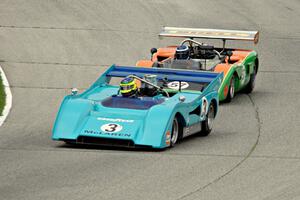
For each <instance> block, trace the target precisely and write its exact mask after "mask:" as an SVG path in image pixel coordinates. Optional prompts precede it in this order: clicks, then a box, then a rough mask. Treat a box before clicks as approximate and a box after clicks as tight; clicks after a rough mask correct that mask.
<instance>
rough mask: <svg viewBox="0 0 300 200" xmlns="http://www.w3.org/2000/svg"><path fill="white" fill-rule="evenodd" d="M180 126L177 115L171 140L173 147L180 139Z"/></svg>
mask: <svg viewBox="0 0 300 200" xmlns="http://www.w3.org/2000/svg"><path fill="white" fill-rule="evenodd" d="M179 128H180V127H179V123H178V120H177V117H175V118H174V120H173V124H172V132H171V141H170V146H171V147H173V146H175V144H176V142H177V141H178V137H179Z"/></svg>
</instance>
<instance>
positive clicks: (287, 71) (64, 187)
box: [0, 0, 300, 200]
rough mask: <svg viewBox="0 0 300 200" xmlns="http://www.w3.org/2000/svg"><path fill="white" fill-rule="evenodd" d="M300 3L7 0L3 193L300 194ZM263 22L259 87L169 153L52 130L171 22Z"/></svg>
mask: <svg viewBox="0 0 300 200" xmlns="http://www.w3.org/2000/svg"><path fill="white" fill-rule="evenodd" d="M299 18H300V2H299V1H298V0H285V1H278V0H266V1H261V0H253V1H249V0H248V1H246V0H244V1H241V0H240V1H234V0H229V1H221V0H216V1H211V0H207V1H200V0H199V1H196V0H195V1H189V0H188V1H181V0H168V1H167V0H156V1H138V0H130V1H117V0H107V1H97V0H81V1H72V0H64V1H39V0H16V1H10V0H6V1H5V0H1V1H0V60H1V61H0V64H1V65H2V67H3V70H4V71H5V72H6V75H7V77H8V79H9V81H10V84H11V89H12V93H13V107H12V110H11V113H10V115H9V117H8V118H7V121H6V122H5V123H4V124H3V126H2V127H1V128H0V160H1V161H0V199H1V200H6V199H14V200H15V199H22V200H24V199H30V200H34V199H165V200H168V199H170V200H177V199H182V200H192V199H205V200H207V199H218V200H226V199H228V200H233V199H236V200H241V199H246V200H248V199H253V200H254V199H255V200H256V199H257V200H261V199H264V200H277V199H278V200H296V199H300V189H299V188H300V148H299V144H300V135H299V133H300V120H299V119H300V114H299V113H300V112H299V111H300V103H299V102H300V101H299V99H300V87H299V82H300V68H299V62H300V59H299V51H300V21H299ZM164 25H167V26H183V27H204V28H226V29H246V30H260V32H261V35H260V36H261V37H260V42H259V44H258V45H257V46H254V45H252V44H249V43H245V42H237V43H236V42H230V43H229V45H231V46H233V47H245V48H254V49H256V50H257V51H258V52H259V58H260V68H259V74H258V77H257V84H256V88H255V90H254V92H253V93H252V94H250V95H246V94H240V95H238V96H236V98H235V99H234V100H233V102H232V103H230V104H223V105H222V106H221V109H220V113H219V115H218V118H217V119H216V121H215V127H214V131H213V133H212V134H211V135H210V136H209V137H207V138H197V137H192V138H189V139H186V140H184V141H183V142H181V143H180V144H178V145H177V146H176V147H175V148H173V149H167V150H165V151H161V152H155V151H154V152H153V151H146V152H145V151H132V150H123V149H90V148H69V147H67V146H65V145H63V144H62V143H59V142H53V141H51V139H50V137H51V128H52V125H53V122H54V119H55V115H56V112H57V110H58V107H59V105H60V102H61V100H62V98H63V96H64V95H66V94H67V93H69V91H70V88H72V87H78V88H80V89H84V88H87V87H88V86H89V85H90V84H91V83H92V82H93V81H94V80H95V79H96V78H97V77H98V75H99V74H101V72H102V71H103V70H104V69H105V68H106V67H107V66H108V65H110V64H112V63H117V64H124V65H134V64H135V61H136V60H138V59H139V58H147V57H148V56H149V49H150V48H151V47H158V46H162V45H164V44H171V43H173V44H176V42H178V40H174V39H167V40H163V41H161V40H159V39H158V38H157V33H158V32H159V30H160V28H161V26H164Z"/></svg>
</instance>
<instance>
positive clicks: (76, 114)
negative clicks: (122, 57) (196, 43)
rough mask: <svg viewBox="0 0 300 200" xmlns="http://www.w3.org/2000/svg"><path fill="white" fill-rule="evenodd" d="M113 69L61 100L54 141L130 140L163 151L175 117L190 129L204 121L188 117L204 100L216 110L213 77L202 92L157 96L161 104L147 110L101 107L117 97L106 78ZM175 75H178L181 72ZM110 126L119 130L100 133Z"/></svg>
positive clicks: (216, 84)
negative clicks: (85, 139) (181, 98)
mask: <svg viewBox="0 0 300 200" xmlns="http://www.w3.org/2000/svg"><path fill="white" fill-rule="evenodd" d="M114 68H115V66H111V67H110V68H109V69H108V70H107V71H106V72H104V73H103V74H102V75H101V76H100V77H99V79H98V80H97V81H96V82H95V83H94V84H93V85H92V86H91V87H90V88H89V89H87V90H86V91H85V92H83V93H82V94H78V95H68V96H66V97H65V98H64V100H63V102H62V104H61V106H60V109H59V112H58V114H57V117H56V120H55V124H54V127H53V131H52V139H53V140H74V141H76V140H77V139H78V137H80V136H84V137H96V138H107V139H118V140H130V141H133V143H134V144H135V145H146V146H151V147H153V148H165V147H167V146H168V145H167V144H166V140H167V138H166V132H167V131H171V128H172V123H173V119H174V117H175V116H176V115H177V114H180V115H181V116H182V117H183V119H184V125H185V126H189V125H192V124H194V123H199V122H201V121H203V120H205V116H204V117H203V118H201V117H199V116H198V115H193V114H190V112H191V111H193V110H195V109H196V108H197V107H198V106H199V105H201V104H202V99H203V98H206V99H207V101H208V102H209V103H210V102H212V101H214V103H215V104H216V110H217V108H218V90H219V86H220V84H221V81H222V78H223V74H216V75H215V78H213V79H212V81H211V82H210V83H209V84H208V86H207V87H206V88H205V89H204V90H203V91H202V92H200V91H194V92H190V91H188V92H185V91H184V90H183V91H181V92H178V93H176V94H175V95H173V96H172V97H169V98H167V97H165V96H162V95H161V94H160V95H157V96H155V97H153V98H156V99H159V100H163V102H162V103H159V104H157V105H153V106H151V107H150V108H149V109H129V108H115V107H108V106H104V105H103V103H102V102H103V101H104V100H105V99H107V98H110V97H112V96H113V95H116V94H118V87H117V86H112V85H109V84H108V80H109V79H110V78H111V77H109V76H108V74H109V73H111V71H113V70H115V69H114ZM133 68H134V67H133ZM120 69H123V68H120ZM139 70H140V69H139ZM159 72H160V71H159ZM176 72H177V71H176ZM130 73H131V72H130ZM178 73H179V74H180V71H179V72H178ZM195 73H196V72H195ZM197 73H204V72H197ZM195 75H196V74H195ZM177 76H179V75H177ZM177 76H176V77H177ZM179 96H184V97H185V101H184V102H181V101H180V100H179ZM141 100H143V98H141ZM197 116H198V117H197ZM109 124H117V125H118V127H119V128H121V130H118V131H116V132H107V131H106V129H105V130H103V127H106V126H108V125H109Z"/></svg>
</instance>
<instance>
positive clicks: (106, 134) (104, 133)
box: [83, 130, 131, 138]
mask: <svg viewBox="0 0 300 200" xmlns="http://www.w3.org/2000/svg"><path fill="white" fill-rule="evenodd" d="M83 133H84V134H88V135H102V136H117V137H128V138H129V137H131V134H129V133H116V132H102V131H94V130H84V131H83Z"/></svg>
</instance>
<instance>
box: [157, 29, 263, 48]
mask: <svg viewBox="0 0 300 200" xmlns="http://www.w3.org/2000/svg"><path fill="white" fill-rule="evenodd" d="M159 36H160V37H182V38H192V39H193V38H205V39H221V40H223V41H225V40H243V41H253V42H254V44H257V43H258V38H259V32H258V31H238V30H222V29H203V28H178V27H163V29H162V31H161V33H160V34H159Z"/></svg>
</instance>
